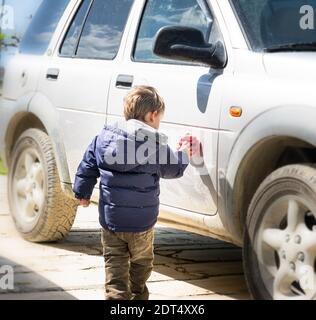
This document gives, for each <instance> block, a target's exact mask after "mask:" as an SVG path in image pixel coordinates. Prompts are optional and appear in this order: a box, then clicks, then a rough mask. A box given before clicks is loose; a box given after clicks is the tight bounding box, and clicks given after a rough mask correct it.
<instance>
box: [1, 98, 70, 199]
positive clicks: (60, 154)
mask: <svg viewBox="0 0 316 320" xmlns="http://www.w3.org/2000/svg"><path fill="white" fill-rule="evenodd" d="M59 123H60V122H59V115H58V112H57V110H56V108H55V107H54V106H53V105H52V104H51V103H50V101H49V100H48V99H47V98H46V97H45V96H44V95H42V94H40V93H36V94H35V95H34V96H33V98H32V99H31V100H30V103H29V105H28V108H27V110H23V111H20V112H17V113H16V114H15V115H14V116H13V117H12V118H11V119H10V122H9V124H8V126H7V130H6V134H5V145H6V149H5V153H6V161H7V163H8V164H10V154H11V152H12V149H13V147H14V143H15V142H16V140H17V139H18V137H19V136H20V135H21V134H22V133H23V132H24V131H25V130H27V129H31V128H35V129H39V130H42V131H44V132H45V133H47V135H48V136H49V137H50V139H51V141H52V144H53V149H54V155H55V160H56V165H57V169H58V173H59V177H60V181H61V187H62V190H63V191H64V193H65V194H66V195H68V196H70V197H73V192H72V188H71V179H70V174H69V168H68V162H67V157H66V151H65V147H64V143H63V139H62V133H61V130H60V128H59V125H58V124H59Z"/></svg>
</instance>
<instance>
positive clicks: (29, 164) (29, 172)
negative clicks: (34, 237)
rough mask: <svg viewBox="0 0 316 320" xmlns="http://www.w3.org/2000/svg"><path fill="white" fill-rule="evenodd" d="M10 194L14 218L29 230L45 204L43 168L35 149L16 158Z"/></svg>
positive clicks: (28, 150)
mask: <svg viewBox="0 0 316 320" xmlns="http://www.w3.org/2000/svg"><path fill="white" fill-rule="evenodd" d="M12 193H13V197H14V203H15V212H14V213H15V216H16V217H17V218H18V219H19V221H21V222H23V224H24V225H25V226H26V225H27V226H29V229H30V230H31V229H32V228H33V227H34V225H35V224H36V223H37V221H38V219H39V217H40V215H41V212H42V210H43V208H44V203H45V175H44V167H43V164H42V162H41V160H40V156H39V154H38V152H37V151H36V150H35V149H32V148H29V149H26V150H24V151H23V152H22V153H21V155H20V157H19V158H18V161H17V163H16V167H15V171H14V176H13V187H12ZM24 231H26V232H27V231H29V230H24Z"/></svg>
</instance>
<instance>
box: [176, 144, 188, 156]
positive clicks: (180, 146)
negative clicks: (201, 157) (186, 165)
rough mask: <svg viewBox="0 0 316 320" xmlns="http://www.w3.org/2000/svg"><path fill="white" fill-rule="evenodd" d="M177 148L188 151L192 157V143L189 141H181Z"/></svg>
mask: <svg viewBox="0 0 316 320" xmlns="http://www.w3.org/2000/svg"><path fill="white" fill-rule="evenodd" d="M177 150H178V151H182V152H186V154H187V155H188V156H189V157H190V155H191V148H190V143H189V142H187V141H180V142H179V143H178V145H177Z"/></svg>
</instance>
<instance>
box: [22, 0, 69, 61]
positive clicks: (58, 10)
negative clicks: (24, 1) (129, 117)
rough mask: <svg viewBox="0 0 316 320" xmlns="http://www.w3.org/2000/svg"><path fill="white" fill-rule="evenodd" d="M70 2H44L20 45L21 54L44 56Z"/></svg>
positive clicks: (47, 0) (57, 0) (45, 0)
mask: <svg viewBox="0 0 316 320" xmlns="http://www.w3.org/2000/svg"><path fill="white" fill-rule="evenodd" d="M68 3H69V0H54V1H51V0H43V2H42V4H41V5H40V7H39V8H38V10H37V12H36V14H35V16H34V18H33V20H32V22H31V23H30V25H29V27H28V29H27V31H26V33H25V35H24V37H23V38H22V41H21V44H20V52H21V53H25V54H35V55H42V54H44V53H45V51H46V50H47V48H48V45H49V42H50V40H51V38H52V36H53V33H54V32H55V29H56V27H57V24H58V22H59V20H60V18H61V17H62V15H63V13H64V11H65V9H66V7H67V5H68Z"/></svg>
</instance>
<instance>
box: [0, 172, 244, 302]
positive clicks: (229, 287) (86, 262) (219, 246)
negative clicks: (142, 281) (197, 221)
mask: <svg viewBox="0 0 316 320" xmlns="http://www.w3.org/2000/svg"><path fill="white" fill-rule="evenodd" d="M97 216H98V213H97V207H96V206H91V207H90V208H87V209H84V208H80V209H79V210H78V214H77V217H76V221H75V224H74V226H73V228H72V230H71V232H70V234H69V235H68V237H66V238H65V239H64V240H62V241H60V242H57V243H53V244H34V243H30V242H27V241H24V240H23V239H22V238H21V237H20V236H19V234H18V233H17V231H16V230H15V228H14V225H13V223H12V220H11V218H10V215H9V208H8V205H7V200H6V178H5V177H4V176H0V267H1V266H4V265H10V266H12V267H13V270H14V289H13V290H6V291H3V290H2V291H1V289H0V300H3V299H98V300H99V299H103V298H104V290H103V287H104V285H103V283H104V262H103V257H102V248H101V244H100V227H99V224H98V217H97ZM0 278H1V274H0ZM148 288H149V291H150V299H151V300H153V299H157V300H162V299H163V300H170V299H175V300H178V299H186V300H187V299H190V300H191V299H192V300H194V299H209V300H211V299H221V300H223V299H225V300H227V299H249V294H248V292H247V288H246V284H245V280H244V277H243V270H242V262H241V250H240V249H239V248H237V247H235V246H233V245H231V244H227V243H224V242H220V241H218V240H214V239H211V238H208V237H204V236H199V235H196V234H192V233H189V232H184V231H178V230H174V229H170V228H166V227H163V226H161V225H157V226H156V228H155V263H154V272H153V273H152V275H151V277H150V279H149V281H148Z"/></svg>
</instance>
